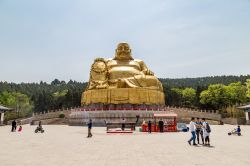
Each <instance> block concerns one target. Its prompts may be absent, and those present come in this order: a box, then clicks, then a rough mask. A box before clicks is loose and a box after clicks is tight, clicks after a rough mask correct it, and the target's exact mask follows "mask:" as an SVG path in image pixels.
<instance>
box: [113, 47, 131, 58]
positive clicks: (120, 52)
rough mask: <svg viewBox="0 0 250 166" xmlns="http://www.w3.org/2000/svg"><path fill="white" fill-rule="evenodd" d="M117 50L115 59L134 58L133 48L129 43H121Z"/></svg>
mask: <svg viewBox="0 0 250 166" xmlns="http://www.w3.org/2000/svg"><path fill="white" fill-rule="evenodd" d="M115 51H116V57H115V59H118V60H132V59H133V58H132V57H131V49H130V48H129V45H128V44H127V43H120V44H118V46H117V49H116V50H115Z"/></svg>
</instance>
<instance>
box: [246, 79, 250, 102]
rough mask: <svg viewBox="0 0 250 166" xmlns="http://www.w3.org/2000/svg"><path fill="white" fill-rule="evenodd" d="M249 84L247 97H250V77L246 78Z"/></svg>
mask: <svg viewBox="0 0 250 166" xmlns="http://www.w3.org/2000/svg"><path fill="white" fill-rule="evenodd" d="M246 85H247V97H248V98H250V79H247V80H246Z"/></svg>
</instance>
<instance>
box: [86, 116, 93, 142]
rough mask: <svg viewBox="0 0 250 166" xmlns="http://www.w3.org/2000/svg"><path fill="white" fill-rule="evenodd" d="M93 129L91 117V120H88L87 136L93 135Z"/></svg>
mask: <svg viewBox="0 0 250 166" xmlns="http://www.w3.org/2000/svg"><path fill="white" fill-rule="evenodd" d="M91 129H92V119H89V122H88V136H87V138H90V137H92V133H91Z"/></svg>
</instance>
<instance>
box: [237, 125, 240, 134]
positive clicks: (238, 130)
mask: <svg viewBox="0 0 250 166" xmlns="http://www.w3.org/2000/svg"><path fill="white" fill-rule="evenodd" d="M236 132H237V133H238V134H239V133H240V132H241V129H240V126H238V127H237V129H236Z"/></svg>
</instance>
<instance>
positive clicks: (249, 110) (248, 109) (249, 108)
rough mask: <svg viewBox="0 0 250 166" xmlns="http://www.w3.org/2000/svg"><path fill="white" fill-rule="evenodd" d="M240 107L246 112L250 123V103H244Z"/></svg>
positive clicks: (247, 121)
mask: <svg viewBox="0 0 250 166" xmlns="http://www.w3.org/2000/svg"><path fill="white" fill-rule="evenodd" d="M238 108H239V109H241V110H243V111H244V112H245V115H246V124H249V125H250V120H249V119H250V104H248V105H244V106H240V107H238Z"/></svg>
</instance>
